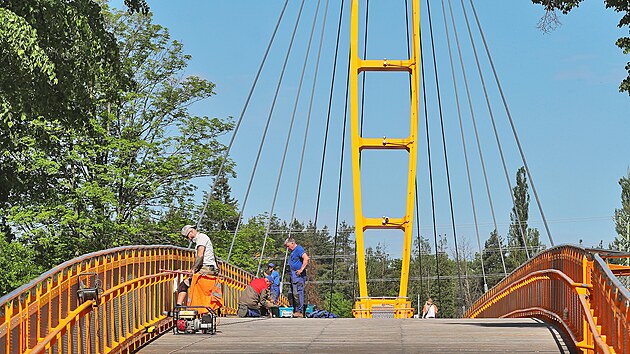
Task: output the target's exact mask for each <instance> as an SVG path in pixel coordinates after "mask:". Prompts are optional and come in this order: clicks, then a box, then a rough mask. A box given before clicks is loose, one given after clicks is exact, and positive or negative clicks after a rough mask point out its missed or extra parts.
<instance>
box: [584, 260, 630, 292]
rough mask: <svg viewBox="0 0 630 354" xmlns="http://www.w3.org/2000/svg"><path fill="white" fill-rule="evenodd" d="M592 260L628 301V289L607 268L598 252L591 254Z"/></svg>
mask: <svg viewBox="0 0 630 354" xmlns="http://www.w3.org/2000/svg"><path fill="white" fill-rule="evenodd" d="M593 260H594V262H595V264H596V265H597V266H599V268H600V269H601V271H602V273H604V275H606V277H607V278H608V280H610V282H611V283H612V284H613V285H614V286H615V287H616V288H617V291H619V292H621V294H622V295H623V297H625V298H626V301H630V291H629V290H628V288H626V287H625V286H624V285H623V284H621V282H620V281H619V279H617V277H616V276H615V275H614V274H613V272H612V271H611V270H610V268H608V264H607V263H606V261H604V259H603V258H602V257H600V255H599V254H598V253H594V254H593Z"/></svg>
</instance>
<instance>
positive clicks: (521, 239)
mask: <svg viewBox="0 0 630 354" xmlns="http://www.w3.org/2000/svg"><path fill="white" fill-rule="evenodd" d="M512 193H513V196H514V205H513V206H512V211H511V212H510V221H511V223H510V229H509V232H508V245H509V251H510V258H509V259H510V261H511V262H509V264H510V265H511V266H510V267H509V270H510V271H511V270H513V269H514V268H516V267H518V266H519V265H521V264H523V263H525V262H526V261H527V260H528V258H529V257H533V256H534V255H535V254H536V253H538V252H540V251H541V250H543V249H544V245H543V244H542V243H541V242H540V237H539V236H540V233H539V232H538V230H537V229H535V228H530V227H529V226H528V224H527V222H528V220H529V192H528V185H527V174H526V171H525V168H524V167H521V168H519V169H518V171H517V172H516V185H515V186H514V187H513V188H512Z"/></svg>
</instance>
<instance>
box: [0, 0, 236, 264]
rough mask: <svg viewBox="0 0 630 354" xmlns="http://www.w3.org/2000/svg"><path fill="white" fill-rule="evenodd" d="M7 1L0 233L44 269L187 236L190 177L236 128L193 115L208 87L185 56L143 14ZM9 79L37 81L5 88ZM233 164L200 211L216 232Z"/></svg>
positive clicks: (210, 163) (208, 168) (82, 2)
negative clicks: (215, 196) (217, 196)
mask: <svg viewBox="0 0 630 354" xmlns="http://www.w3.org/2000/svg"><path fill="white" fill-rule="evenodd" d="M3 5H5V8H2V9H0V16H3V17H4V19H5V21H3V24H2V25H0V31H4V32H7V31H8V32H10V35H9V36H5V38H3V40H0V45H1V46H3V51H2V54H1V55H2V58H1V59H2V60H3V63H6V65H3V66H2V70H4V72H3V73H4V74H6V75H3V76H2V79H0V85H2V86H1V87H0V103H2V107H4V112H5V114H4V115H3V116H2V119H1V120H0V124H2V126H1V128H2V129H0V147H1V148H2V150H3V151H6V153H4V154H3V155H2V156H0V162H2V163H1V164H0V169H2V170H3V171H1V172H3V173H0V176H2V178H3V179H4V180H3V181H2V182H3V183H0V185H2V188H3V190H2V193H0V215H2V218H0V227H2V228H3V229H4V230H6V231H5V232H6V233H7V237H6V238H7V240H15V241H18V242H20V243H22V244H24V245H26V246H25V247H26V249H28V251H29V252H33V253H34V257H31V258H28V259H29V261H31V263H32V264H35V265H36V266H38V267H41V268H40V269H49V268H51V267H52V266H54V265H56V264H59V263H61V262H63V261H66V260H68V259H70V258H73V257H76V256H78V255H81V254H85V253H89V252H92V251H96V250H100V249H107V248H112V247H116V246H121V245H128V244H156V243H167V244H178V245H187V244H188V242H187V241H186V240H183V239H182V238H181V237H180V236H177V230H179V229H180V228H181V226H182V225H183V224H185V223H190V220H192V219H194V214H193V212H194V211H195V208H196V207H195V205H194V204H193V201H192V193H193V191H194V188H195V187H194V185H193V184H192V180H193V179H195V178H198V177H206V176H212V175H213V174H215V173H216V171H217V170H218V166H219V164H220V158H219V156H221V155H222V154H223V151H224V146H223V145H222V144H220V143H219V142H218V141H217V138H218V137H219V136H221V135H222V134H225V133H226V132H228V131H229V130H231V128H232V124H231V123H230V122H228V121H226V120H223V119H219V118H209V117H205V116H196V115H193V114H191V113H190V112H189V107H190V106H191V105H193V104H194V103H195V102H198V101H200V100H204V99H207V98H209V97H211V96H213V95H214V84H212V83H211V82H209V81H207V80H204V79H202V78H199V77H195V76H189V77H186V76H184V75H183V71H184V69H185V68H186V65H187V63H188V61H189V60H190V56H189V55H186V54H185V53H184V52H183V45H182V44H181V43H179V42H177V41H173V40H171V39H170V35H169V33H168V31H167V30H166V29H164V28H163V27H161V26H159V25H156V24H153V23H152V20H151V16H149V15H146V16H145V15H142V14H141V13H137V12H136V13H133V14H130V13H123V12H109V10H108V9H107V8H106V7H104V9H103V12H102V13H101V8H100V7H99V6H98V5H97V4H96V3H94V2H92V1H87V0H77V1H71V2H65V1H53V0H49V1H44V0H41V1H27V2H21V1H20V2H17V1H16V2H12V1H4V2H3ZM44 5H45V6H44ZM47 21H52V22H51V23H48V22H47ZM57 22H59V23H57ZM110 31H111V32H110ZM12 75H13V76H12ZM11 77H13V78H14V80H13V81H16V82H18V83H19V82H20V80H22V81H25V82H29V78H31V77H32V79H30V80H31V81H32V84H31V85H30V86H29V85H22V87H20V89H21V91H20V90H12V87H11V86H10V85H11V84H12V83H11V82H10V81H9V79H8V78H11ZM22 77H23V78H22ZM38 77H39V79H38ZM232 166H233V163H232V162H231V161H228V162H227V164H226V167H225V169H224V170H225V171H226V173H227V176H226V177H225V180H223V181H221V189H220V192H221V193H223V195H222V197H221V200H222V201H226V202H229V203H228V204H223V203H221V202H220V201H213V203H212V204H211V206H210V208H209V210H208V212H207V214H208V216H209V219H208V225H209V226H212V229H215V226H216V229H217V230H218V231H221V230H224V229H226V228H229V227H230V226H229V225H228V224H226V220H225V218H226V216H227V215H231V216H232V219H227V220H233V219H234V218H235V217H236V216H234V208H235V207H236V206H235V203H234V202H233V200H231V197H230V196H229V185H227V177H229V176H233V174H232V172H231V171H232ZM5 172H6V173H5ZM4 182H6V183H4ZM5 188H6V189H5ZM222 219H223V221H222V222H221V223H219V220H222ZM219 224H221V225H219ZM12 247H14V246H12ZM24 259H27V257H24Z"/></svg>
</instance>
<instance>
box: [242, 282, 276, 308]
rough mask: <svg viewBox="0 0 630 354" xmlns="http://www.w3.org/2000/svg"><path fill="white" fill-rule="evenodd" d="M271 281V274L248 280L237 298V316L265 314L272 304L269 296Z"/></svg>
mask: <svg viewBox="0 0 630 354" xmlns="http://www.w3.org/2000/svg"><path fill="white" fill-rule="evenodd" d="M271 283H273V279H272V278H271V276H267V277H264V278H256V279H253V280H252V281H251V282H249V285H247V288H245V290H243V292H242V293H241V296H239V298H238V312H237V314H238V317H260V316H265V315H266V314H267V309H268V308H270V307H271V306H273V303H272V300H271V297H270V296H269V285H271Z"/></svg>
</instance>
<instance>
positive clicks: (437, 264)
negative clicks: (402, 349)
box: [419, 0, 442, 300]
mask: <svg viewBox="0 0 630 354" xmlns="http://www.w3.org/2000/svg"><path fill="white" fill-rule="evenodd" d="M428 4H429V0H427V5H428ZM419 33H420V36H419V37H420V48H422V31H421V30H420V29H419ZM423 57H424V56H423V54H422V49H420V62H421V63H422V65H420V67H421V74H422V99H423V104H424V125H425V129H426V141H427V156H428V165H429V185H430V190H431V216H432V221H433V241H434V242H435V270H436V273H437V287H438V297H437V298H438V299H440V300H441V299H442V294H441V292H442V285H441V283H440V259H439V257H438V240H437V226H436V224H437V223H436V221H435V191H434V189H433V165H432V162H431V139H430V137H429V111H428V109H427V88H426V76H425V73H424V58H423Z"/></svg>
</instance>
